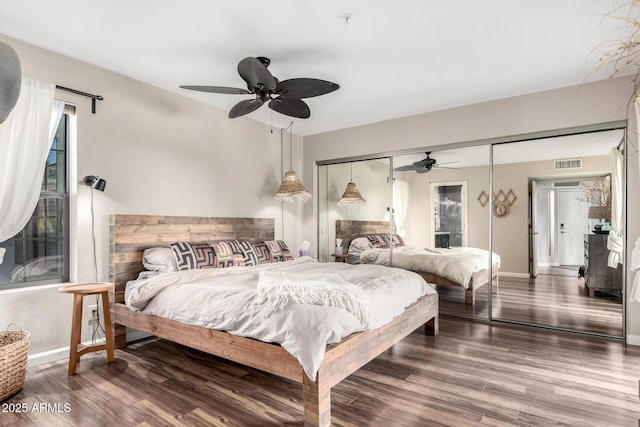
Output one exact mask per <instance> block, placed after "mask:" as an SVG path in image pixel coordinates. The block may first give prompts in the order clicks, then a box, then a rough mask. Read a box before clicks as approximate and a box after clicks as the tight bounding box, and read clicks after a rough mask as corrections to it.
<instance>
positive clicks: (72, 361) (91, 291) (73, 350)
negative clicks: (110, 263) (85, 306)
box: [58, 282, 115, 376]
mask: <svg viewBox="0 0 640 427" xmlns="http://www.w3.org/2000/svg"><path fill="white" fill-rule="evenodd" d="M112 288H113V283H107V282H90V283H78V284H74V285H67V286H63V287H61V288H60V289H58V290H59V291H60V292H62V293H69V294H73V320H72V321H71V345H70V348H69V376H71V375H75V373H76V367H77V365H78V362H79V361H80V356H82V355H83V354H86V353H91V352H93V351H100V350H107V363H109V362H113V361H114V360H115V356H114V354H113V335H112V333H111V313H110V311H109V290H111V289H112ZM87 295H100V297H101V299H102V315H103V318H104V334H105V343H104V344H100V345H90V346H84V347H83V346H80V337H81V335H82V299H83V298H84V297H85V296H87ZM79 347H80V348H79Z"/></svg>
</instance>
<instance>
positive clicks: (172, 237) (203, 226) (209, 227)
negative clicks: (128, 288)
mask: <svg viewBox="0 0 640 427" xmlns="http://www.w3.org/2000/svg"><path fill="white" fill-rule="evenodd" d="M274 223H275V221H274V219H273V218H210V217H189V216H157V215H111V218H110V224H109V234H110V238H109V244H110V265H109V281H110V282H113V283H114V284H115V289H114V295H113V298H112V299H111V301H112V302H116V303H119V302H123V301H124V288H125V285H126V284H127V282H128V281H129V280H133V279H135V278H136V277H138V273H140V272H141V271H142V270H144V267H143V266H142V253H143V252H144V250H145V249H147V248H151V247H158V246H169V244H170V243H171V242H178V241H186V242H215V241H220V240H234V239H238V240H250V241H259V240H274Z"/></svg>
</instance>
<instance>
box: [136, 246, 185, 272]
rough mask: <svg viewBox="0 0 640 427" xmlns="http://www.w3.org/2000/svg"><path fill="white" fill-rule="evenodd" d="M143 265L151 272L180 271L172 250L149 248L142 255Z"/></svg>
mask: <svg viewBox="0 0 640 427" xmlns="http://www.w3.org/2000/svg"><path fill="white" fill-rule="evenodd" d="M142 265H144V268H146V269H147V270H151V271H161V272H165V271H178V264H177V263H176V257H175V256H174V255H173V251H172V250H171V248H149V249H145V250H144V252H143V253H142Z"/></svg>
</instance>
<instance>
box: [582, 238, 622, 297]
mask: <svg viewBox="0 0 640 427" xmlns="http://www.w3.org/2000/svg"><path fill="white" fill-rule="evenodd" d="M607 238H608V235H607V234H585V235H584V267H585V276H584V280H585V284H586V285H587V287H588V288H589V296H590V297H593V296H595V293H596V292H602V293H607V294H617V295H619V296H621V295H622V292H621V291H622V266H621V265H620V264H618V268H610V267H609V266H608V265H607V259H608V257H609V250H608V249H607Z"/></svg>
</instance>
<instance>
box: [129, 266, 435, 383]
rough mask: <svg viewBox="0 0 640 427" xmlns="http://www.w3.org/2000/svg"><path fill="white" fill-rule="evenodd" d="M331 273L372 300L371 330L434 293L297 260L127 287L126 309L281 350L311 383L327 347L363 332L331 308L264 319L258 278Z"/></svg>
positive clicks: (418, 283)
mask: <svg viewBox="0 0 640 427" xmlns="http://www.w3.org/2000/svg"><path fill="white" fill-rule="evenodd" d="M273 270H277V271H283V272H286V273H302V272H304V273H335V274H337V275H338V276H340V277H341V278H342V279H344V280H345V281H347V282H349V283H351V284H353V285H355V286H358V287H359V288H361V289H362V290H363V291H364V292H365V293H366V295H367V297H368V298H369V305H370V328H372V329H374V328H377V327H380V326H382V325H384V324H385V323H388V322H389V321H391V320H392V319H393V318H394V317H396V316H398V315H399V314H401V313H402V312H403V311H404V309H405V307H407V306H409V305H411V304H412V303H413V302H415V301H416V300H418V299H419V298H421V297H422V296H424V295H427V294H434V293H435V291H434V290H433V289H432V288H431V287H430V286H429V285H427V283H426V282H425V281H424V280H423V279H422V278H421V277H420V276H418V275H417V274H414V273H411V272H409V271H406V270H402V269H397V268H387V267H383V266H375V265H373V266H372V265H350V264H344V263H318V262H317V261H315V260H314V259H312V258H309V257H302V258H297V259H295V260H293V261H286V262H279V263H273V264H262V265H257V266H254V267H228V268H214V269H206V270H186V271H176V272H170V273H162V274H159V275H157V276H155V277H151V278H149V279H145V280H136V281H132V282H129V284H127V288H126V291H125V302H126V303H127V305H129V306H130V307H131V308H133V309H135V310H140V311H142V312H143V313H146V314H152V315H157V316H161V317H165V318H170V319H174V320H177V321H180V322H182V323H187V324H191V325H197V326H203V327H207V328H211V329H218V330H224V331H227V332H229V333H231V334H234V335H239V336H244V337H250V338H254V339H259V340H261V341H265V342H270V343H278V344H280V345H281V346H282V347H283V348H284V349H285V350H287V351H288V352H289V353H291V354H292V355H293V356H294V357H296V359H298V361H299V362H300V364H301V365H302V367H303V369H304V371H305V373H306V374H307V376H308V377H309V378H310V379H312V380H315V376H316V373H317V371H318V368H319V366H320V363H321V361H322V359H323V357H324V352H325V348H326V346H327V344H332V343H337V342H339V341H340V340H341V339H342V338H343V337H346V336H348V335H350V334H352V333H354V332H358V331H361V330H363V329H362V326H361V322H360V321H359V320H358V318H357V317H356V316H354V315H353V314H351V313H349V312H348V311H346V310H344V309H341V308H336V307H329V306H318V305H309V304H296V303H291V302H290V303H289V304H287V305H286V306H285V307H284V308H283V309H282V310H278V311H276V312H275V313H273V314H271V315H269V316H266V317H265V316H263V315H262V314H261V313H262V310H261V307H260V306H259V305H258V304H256V303H255V302H256V299H257V286H258V280H259V275H260V272H261V271H273Z"/></svg>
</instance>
